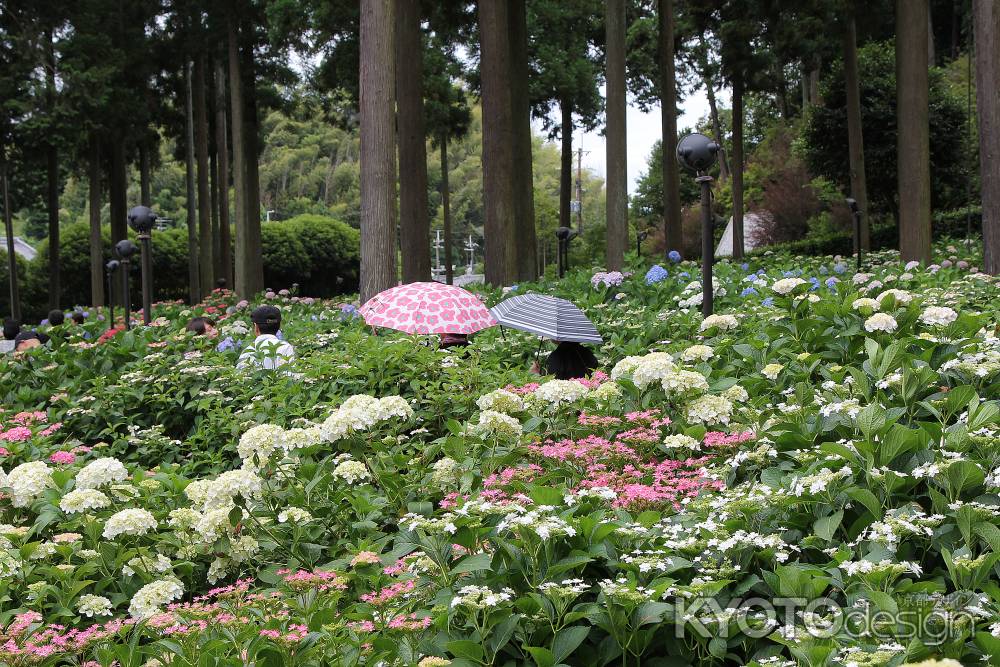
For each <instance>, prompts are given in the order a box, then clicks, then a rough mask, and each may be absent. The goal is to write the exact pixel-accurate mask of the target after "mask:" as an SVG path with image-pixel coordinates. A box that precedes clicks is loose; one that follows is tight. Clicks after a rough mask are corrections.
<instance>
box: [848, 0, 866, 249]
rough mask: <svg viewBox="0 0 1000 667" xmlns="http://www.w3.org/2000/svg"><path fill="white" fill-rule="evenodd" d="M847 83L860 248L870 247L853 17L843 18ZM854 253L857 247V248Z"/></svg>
mask: <svg viewBox="0 0 1000 667" xmlns="http://www.w3.org/2000/svg"><path fill="white" fill-rule="evenodd" d="M843 39H844V82H845V85H846V88H847V145H848V159H849V162H850V175H851V197H853V198H854V199H855V201H857V202H858V208H860V209H861V238H860V239H859V243H860V246H861V248H860V249H861V250H869V249H870V248H871V238H870V233H869V228H868V185H867V182H866V180H865V151H864V141H863V135H862V131H861V129H862V125H861V92H860V81H859V79H860V78H859V76H858V43H857V34H856V29H855V23H854V16H853V15H850V16H848V17H847V18H845V19H844V34H843ZM854 250H855V252H857V251H858V248H857V247H855V248H854Z"/></svg>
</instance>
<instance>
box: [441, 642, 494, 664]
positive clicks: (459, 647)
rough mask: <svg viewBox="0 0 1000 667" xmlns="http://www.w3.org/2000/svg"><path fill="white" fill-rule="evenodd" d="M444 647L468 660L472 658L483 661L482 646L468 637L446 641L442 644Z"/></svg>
mask: <svg viewBox="0 0 1000 667" xmlns="http://www.w3.org/2000/svg"><path fill="white" fill-rule="evenodd" d="M444 647H445V649H446V650H447V651H448V652H449V653H451V654H453V655H455V656H456V657H459V658H466V659H468V660H474V661H475V662H479V663H481V662H482V661H483V655H484V653H483V647H482V646H481V645H480V644H479V643H477V642H473V641H469V640H468V639H460V640H458V641H453V642H448V643H446V644H445V645H444Z"/></svg>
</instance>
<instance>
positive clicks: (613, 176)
mask: <svg viewBox="0 0 1000 667" xmlns="http://www.w3.org/2000/svg"><path fill="white" fill-rule="evenodd" d="M625 28H626V26H625V0H606V14H605V30H606V38H605V45H606V46H605V48H606V50H607V51H606V53H607V55H606V58H607V75H606V81H607V84H606V86H607V110H606V115H607V129H606V136H607V142H606V148H607V216H606V217H607V225H608V236H607V260H606V263H607V268H608V270H609V271H617V270H619V269H621V268H622V264H623V263H624V261H625V248H626V246H627V245H628V174H627V169H626V151H627V145H626V138H625V131H626V130H625Z"/></svg>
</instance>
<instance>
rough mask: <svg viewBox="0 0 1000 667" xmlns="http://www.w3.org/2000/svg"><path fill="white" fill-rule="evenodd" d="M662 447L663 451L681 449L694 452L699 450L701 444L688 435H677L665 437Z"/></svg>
mask: <svg viewBox="0 0 1000 667" xmlns="http://www.w3.org/2000/svg"><path fill="white" fill-rule="evenodd" d="M663 447H664V448H665V449H681V450H689V451H692V452H696V451H698V450H699V449H701V443H700V442H698V441H697V440H695V439H694V438H692V437H691V436H689V435H684V434H683V433H678V434H676V435H668V436H667V437H665V438H664V439H663Z"/></svg>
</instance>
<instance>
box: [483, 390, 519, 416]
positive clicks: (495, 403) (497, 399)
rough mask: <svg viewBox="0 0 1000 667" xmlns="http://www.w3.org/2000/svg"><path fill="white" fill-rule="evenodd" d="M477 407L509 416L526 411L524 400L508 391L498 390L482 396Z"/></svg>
mask: <svg viewBox="0 0 1000 667" xmlns="http://www.w3.org/2000/svg"><path fill="white" fill-rule="evenodd" d="M476 405H477V406H478V407H479V409H480V410H494V411H496V412H502V413H504V414H508V415H509V414H517V413H519V412H523V411H524V400H523V399H522V398H521V397H520V396H518V395H517V394H515V393H514V392H512V391H507V390H506V389H497V390H495V391H491V392H490V393H488V394H484V395H483V396H480V397H479V399H478V400H477V401H476Z"/></svg>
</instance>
